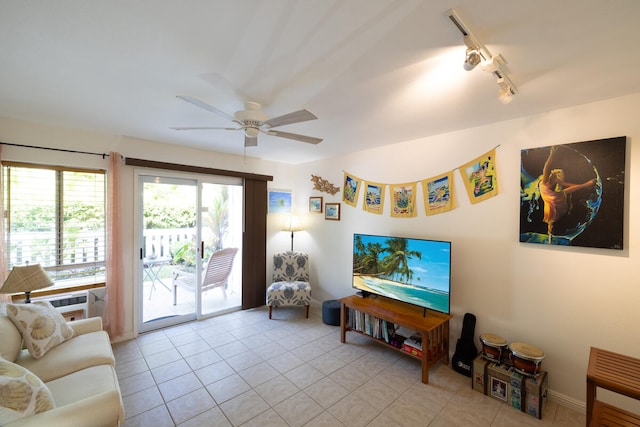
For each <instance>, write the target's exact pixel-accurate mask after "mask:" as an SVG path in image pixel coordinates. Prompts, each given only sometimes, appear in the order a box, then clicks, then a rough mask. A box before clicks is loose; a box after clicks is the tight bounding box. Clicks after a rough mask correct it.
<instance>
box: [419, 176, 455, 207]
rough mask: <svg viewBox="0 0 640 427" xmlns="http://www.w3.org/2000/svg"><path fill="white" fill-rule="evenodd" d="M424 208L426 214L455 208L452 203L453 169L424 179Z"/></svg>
mask: <svg viewBox="0 0 640 427" xmlns="http://www.w3.org/2000/svg"><path fill="white" fill-rule="evenodd" d="M421 182H422V191H423V193H424V210H425V212H426V214H427V215H435V214H439V213H442V212H447V211H450V210H452V209H455V206H454V203H453V200H454V199H453V196H454V193H453V171H449V172H447V173H444V174H442V175H438V176H434V177H433V178H428V179H424V180H422V181H421Z"/></svg>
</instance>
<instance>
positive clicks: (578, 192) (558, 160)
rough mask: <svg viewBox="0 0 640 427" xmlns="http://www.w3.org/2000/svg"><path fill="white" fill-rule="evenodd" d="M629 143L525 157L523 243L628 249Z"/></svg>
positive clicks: (553, 149)
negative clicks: (625, 224) (625, 215)
mask: <svg viewBox="0 0 640 427" xmlns="http://www.w3.org/2000/svg"><path fill="white" fill-rule="evenodd" d="M626 142H627V138H626V137H624V136H622V137H616V138H607V139H599V140H594V141H585V142H577V143H572V144H561V145H554V146H550V147H540V148H531V149H525V150H521V152H520V160H521V164H520V241H521V242H526V243H539V244H548V245H563V246H581V247H591V248H605V249H623V240H624V208H625V201H624V195H625V193H624V183H625V154H626Z"/></svg>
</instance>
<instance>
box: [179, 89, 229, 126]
mask: <svg viewBox="0 0 640 427" xmlns="http://www.w3.org/2000/svg"><path fill="white" fill-rule="evenodd" d="M177 98H180V99H182V100H183V101H187V102H189V103H191V104H193V105H195V106H196V107H200V108H204V109H205V110H207V111H211V112H212V113H214V114H217V115H219V116H222V117H224V118H226V119H229V120H231V121H233V116H230V115H229V114H227V113H225V112H224V111H221V110H218V109H217V108H216V107H212V106H211V105H209V104H207V103H206V102H202V101H200V100H199V99H196V98H192V97H190V96H182V95H178V96H177Z"/></svg>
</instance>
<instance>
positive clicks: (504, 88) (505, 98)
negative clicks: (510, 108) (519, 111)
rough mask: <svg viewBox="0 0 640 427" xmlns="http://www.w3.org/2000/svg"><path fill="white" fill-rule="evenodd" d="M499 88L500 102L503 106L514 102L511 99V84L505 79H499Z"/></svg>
mask: <svg viewBox="0 0 640 427" xmlns="http://www.w3.org/2000/svg"><path fill="white" fill-rule="evenodd" d="M498 86H499V87H500V89H499V90H498V100H499V101H500V102H502V103H503V104H509V103H510V102H511V101H513V99H512V97H511V96H512V95H513V91H512V89H511V86H510V85H509V83H508V82H507V81H505V79H504V78H499V79H498Z"/></svg>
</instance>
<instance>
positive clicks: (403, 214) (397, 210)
mask: <svg viewBox="0 0 640 427" xmlns="http://www.w3.org/2000/svg"><path fill="white" fill-rule="evenodd" d="M389 189H390V190H389V191H390V195H391V216H392V217H394V218H412V217H414V216H416V183H415V182H408V183H405V184H389Z"/></svg>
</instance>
